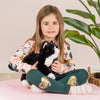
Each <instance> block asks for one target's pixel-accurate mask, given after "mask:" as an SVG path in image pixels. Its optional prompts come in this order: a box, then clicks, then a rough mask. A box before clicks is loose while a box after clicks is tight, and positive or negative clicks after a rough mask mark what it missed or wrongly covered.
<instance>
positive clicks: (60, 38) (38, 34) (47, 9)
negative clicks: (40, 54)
mask: <svg viewBox="0 0 100 100" xmlns="http://www.w3.org/2000/svg"><path fill="white" fill-rule="evenodd" d="M51 13H53V14H55V16H56V18H57V20H58V21H59V34H58V35H57V36H56V38H55V41H56V44H57V46H58V48H59V49H60V55H59V61H60V62H61V63H63V62H64V43H66V44H67V42H66V41H65V40H64V33H63V32H64V22H63V17H62V15H61V13H60V11H59V9H58V8H57V7H55V6H52V5H46V6H44V7H43V8H42V9H40V11H39V13H38V15H37V19H36V31H35V34H34V35H33V37H32V38H30V39H28V40H34V41H35V49H37V50H38V51H39V50H40V46H41V40H42V39H43V38H44V36H43V34H42V31H41V20H42V19H43V18H44V17H46V16H48V15H49V14H51ZM28 40H27V41H28Z"/></svg>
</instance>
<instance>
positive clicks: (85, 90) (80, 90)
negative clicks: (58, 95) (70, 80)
mask: <svg viewBox="0 0 100 100" xmlns="http://www.w3.org/2000/svg"><path fill="white" fill-rule="evenodd" d="M91 92H92V87H91V86H90V85H86V84H84V85H81V86H71V88H70V92H69V94H72V95H75V94H76V95H82V94H83V95H84V94H90V93H91Z"/></svg>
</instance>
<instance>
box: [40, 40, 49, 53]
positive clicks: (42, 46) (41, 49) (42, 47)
mask: <svg viewBox="0 0 100 100" xmlns="http://www.w3.org/2000/svg"><path fill="white" fill-rule="evenodd" d="M45 43H47V44H48V41H44V42H43V43H42V45H41V48H40V53H42V52H43V49H44V47H45V46H44V45H45Z"/></svg>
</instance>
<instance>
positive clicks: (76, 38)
mask: <svg viewBox="0 0 100 100" xmlns="http://www.w3.org/2000/svg"><path fill="white" fill-rule="evenodd" d="M68 38H69V39H70V40H72V41H74V42H76V43H79V44H84V45H88V46H90V47H93V44H92V43H91V42H90V41H89V40H88V39H87V38H86V37H85V36H84V35H80V34H77V35H72V36H70V37H68Z"/></svg>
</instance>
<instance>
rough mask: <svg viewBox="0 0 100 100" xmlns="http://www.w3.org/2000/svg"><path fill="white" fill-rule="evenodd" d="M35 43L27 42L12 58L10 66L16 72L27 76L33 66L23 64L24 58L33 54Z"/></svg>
mask: <svg viewBox="0 0 100 100" xmlns="http://www.w3.org/2000/svg"><path fill="white" fill-rule="evenodd" d="M34 44H35V41H32V40H30V41H27V42H26V43H25V44H24V45H23V47H22V48H21V49H19V50H17V51H16V53H15V54H14V55H13V56H12V57H11V58H10V61H9V65H10V66H11V67H12V68H13V69H14V71H16V72H20V73H23V74H26V73H27V72H28V71H29V70H30V69H31V65H29V64H27V63H23V62H22V60H23V58H24V57H25V56H26V55H28V54H29V53H30V52H32V48H33V47H34Z"/></svg>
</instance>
